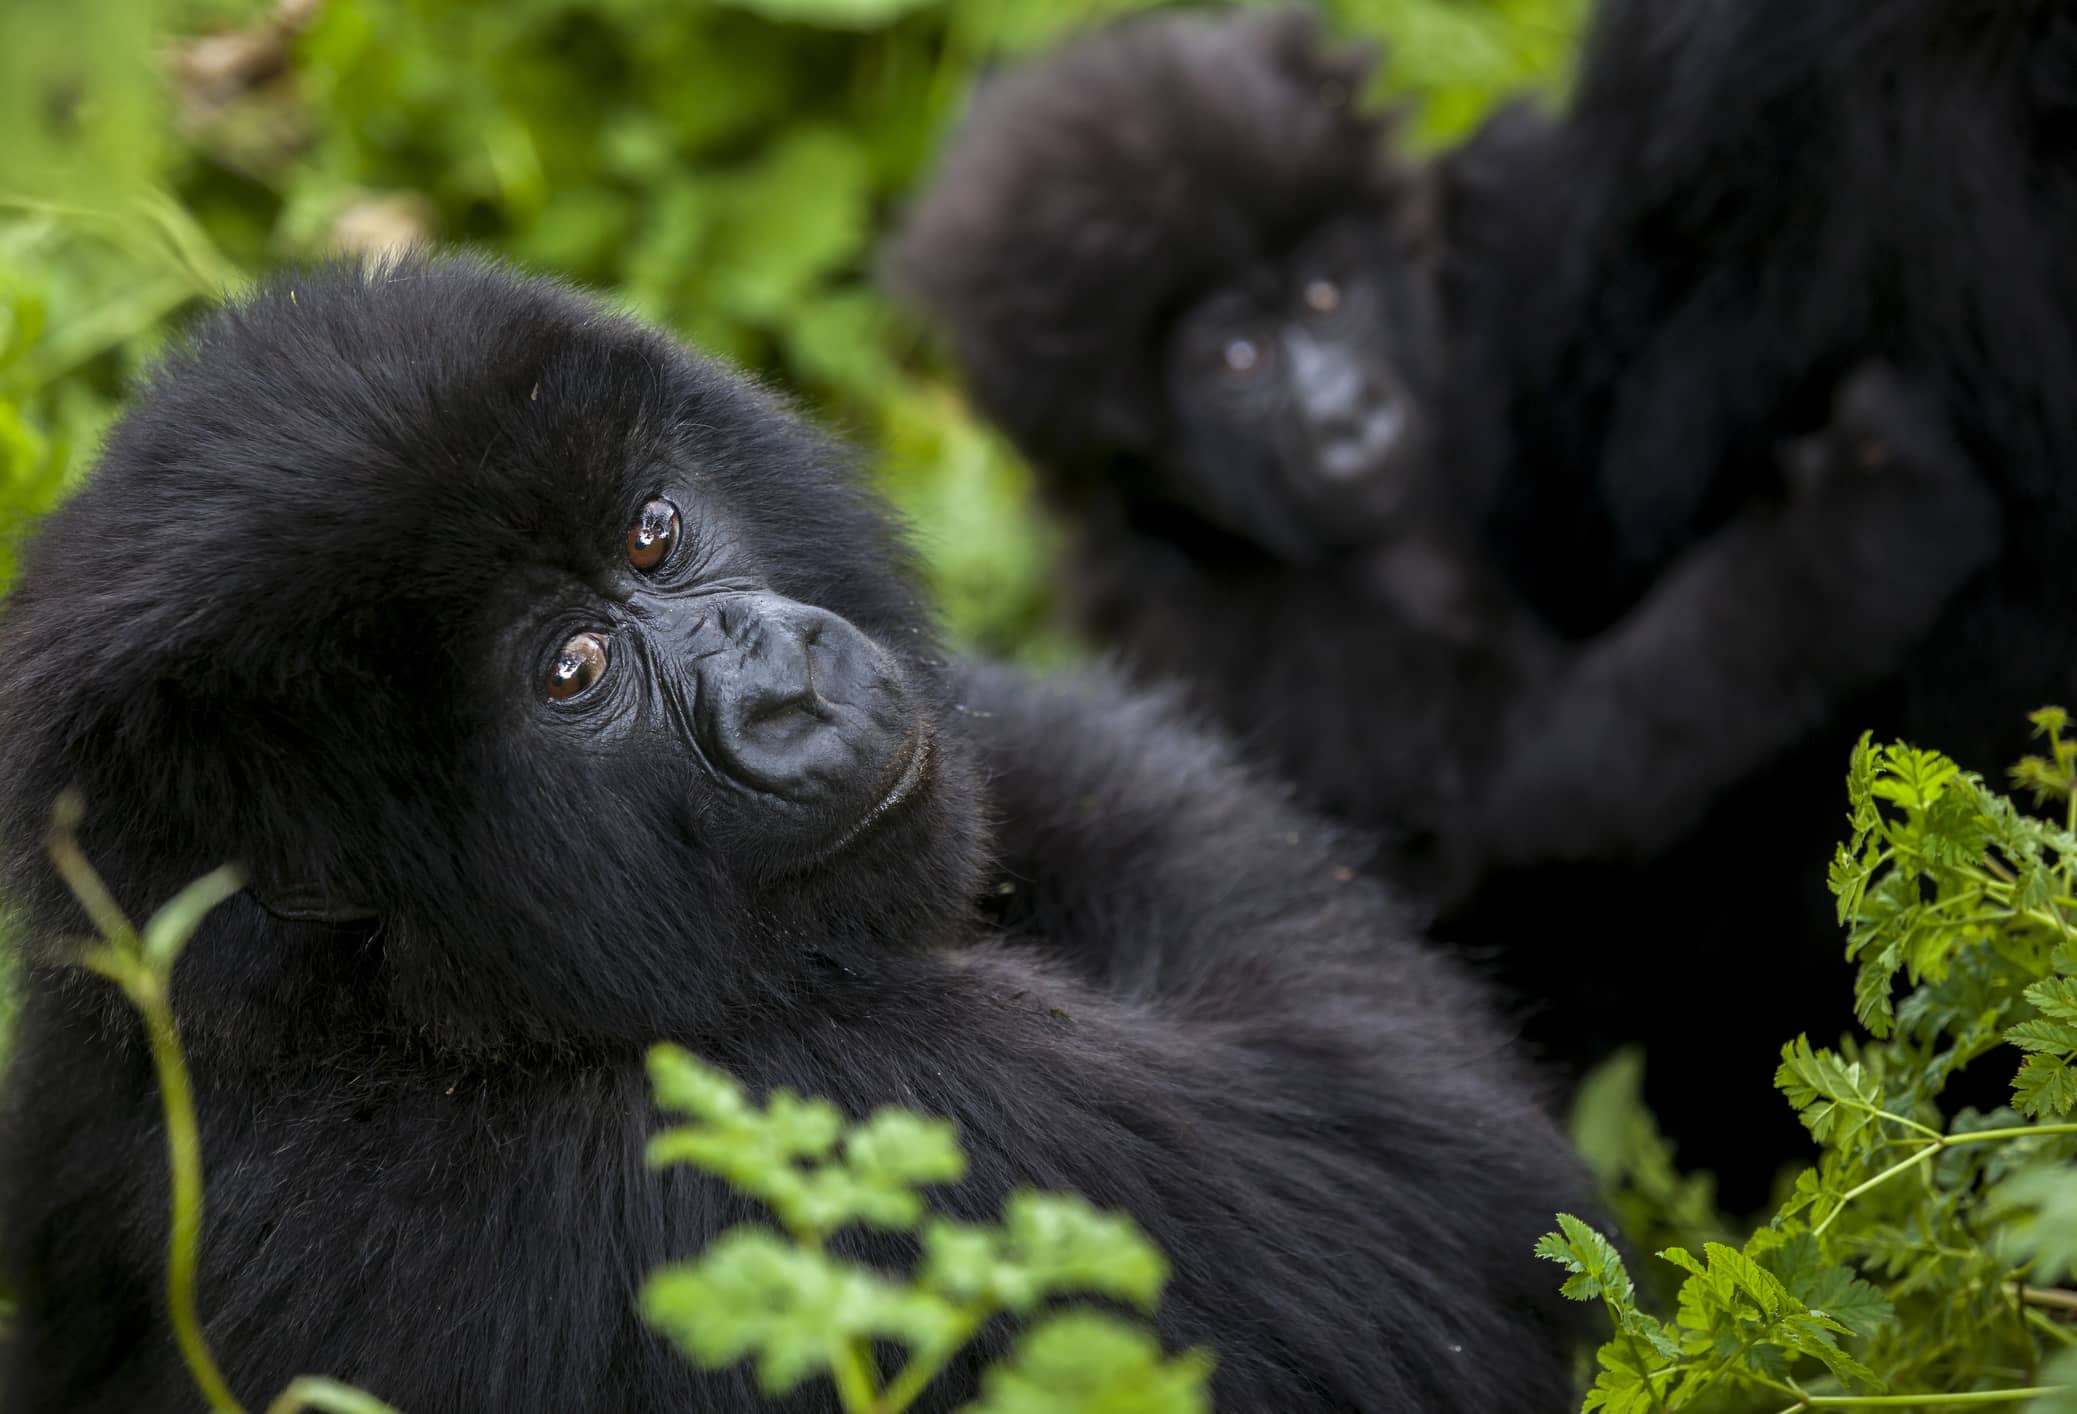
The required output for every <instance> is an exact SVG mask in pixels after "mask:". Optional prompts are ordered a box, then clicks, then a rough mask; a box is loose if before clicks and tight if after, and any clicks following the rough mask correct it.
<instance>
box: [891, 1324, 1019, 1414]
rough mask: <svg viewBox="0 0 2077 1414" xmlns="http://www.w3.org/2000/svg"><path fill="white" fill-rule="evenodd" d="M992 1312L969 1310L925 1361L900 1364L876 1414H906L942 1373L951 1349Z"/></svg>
mask: <svg viewBox="0 0 2077 1414" xmlns="http://www.w3.org/2000/svg"><path fill="white" fill-rule="evenodd" d="M994 1314H995V1312H994V1311H993V1310H986V1311H973V1312H969V1313H968V1315H967V1319H966V1321H965V1322H964V1323H963V1324H962V1325H960V1326H959V1328H958V1329H957V1330H956V1331H954V1332H953V1338H952V1339H950V1340H948V1341H946V1342H945V1343H944V1344H943V1345H942V1346H940V1347H939V1349H938V1353H937V1354H936V1355H934V1356H932V1357H931V1358H930V1359H927V1360H926V1359H924V1358H922V1357H921V1356H912V1357H910V1359H909V1363H908V1364H906V1365H904V1366H902V1368H901V1373H900V1374H898V1375H896V1376H895V1377H894V1381H893V1383H891V1384H889V1385H888V1386H887V1393H886V1395H885V1396H884V1397H883V1399H882V1401H881V1405H880V1411H879V1414H906V1411H907V1409H908V1407H909V1406H910V1405H911V1404H914V1403H915V1402H916V1400H917V1398H918V1397H919V1396H920V1395H922V1393H923V1391H924V1390H926V1389H928V1388H929V1387H930V1382H931V1381H932V1380H934V1379H936V1378H937V1377H938V1376H939V1375H940V1374H942V1373H943V1372H944V1368H945V1362H946V1361H948V1360H950V1359H951V1358H952V1352H954V1351H955V1350H958V1349H959V1348H960V1347H961V1346H963V1345H965V1344H966V1343H967V1341H968V1340H969V1339H970V1338H971V1337H972V1336H973V1333H974V1332H975V1331H977V1330H979V1329H980V1328H981V1326H982V1325H983V1323H985V1322H986V1321H987V1320H988V1318H989V1317H990V1316H992V1315H994Z"/></svg>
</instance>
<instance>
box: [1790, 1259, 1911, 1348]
mask: <svg viewBox="0 0 2077 1414" xmlns="http://www.w3.org/2000/svg"><path fill="white" fill-rule="evenodd" d="M1789 1290H1790V1294H1791V1295H1793V1296H1794V1297H1795V1298H1796V1299H1797V1300H1798V1301H1801V1302H1802V1303H1803V1304H1804V1305H1805V1306H1808V1307H1809V1308H1810V1309H1811V1310H1812V1311H1814V1312H1817V1313H1819V1314H1821V1315H1825V1316H1830V1317H1831V1318H1832V1319H1833V1320H1836V1321H1838V1322H1839V1323H1840V1324H1841V1325H1844V1326H1846V1327H1847V1328H1849V1329H1850V1330H1852V1332H1853V1333H1854V1334H1855V1335H1870V1334H1872V1333H1873V1332H1874V1331H1875V1329H1876V1328H1877V1327H1879V1326H1885V1325H1888V1324H1889V1323H1890V1322H1891V1321H1892V1320H1894V1319H1895V1318H1896V1311H1895V1309H1894V1308H1893V1307H1892V1306H1891V1305H1890V1300H1889V1298H1888V1297H1887V1296H1885V1295H1883V1293H1882V1290H1881V1288H1879V1287H1877V1286H1875V1285H1873V1284H1872V1283H1870V1282H1866V1281H1863V1280H1862V1279H1861V1278H1860V1277H1858V1276H1856V1275H1855V1274H1854V1272H1853V1270H1852V1268H1850V1267H1827V1268H1825V1269H1824V1270H1823V1271H1821V1272H1817V1273H1815V1274H1814V1275H1812V1276H1810V1277H1809V1278H1808V1279H1807V1280H1803V1281H1800V1282H1797V1283H1794V1284H1792V1285H1791V1286H1790V1288H1789Z"/></svg>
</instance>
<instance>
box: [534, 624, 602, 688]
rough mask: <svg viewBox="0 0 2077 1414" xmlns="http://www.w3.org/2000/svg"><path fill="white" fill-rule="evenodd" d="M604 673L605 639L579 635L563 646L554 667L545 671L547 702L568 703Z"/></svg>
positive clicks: (599, 635)
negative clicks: (546, 674)
mask: <svg viewBox="0 0 2077 1414" xmlns="http://www.w3.org/2000/svg"><path fill="white" fill-rule="evenodd" d="M605 671H606V636H605V635H604V634H602V633H580V634H578V635H577V636H576V637H575V638H573V639H571V640H570V641H569V642H568V643H565V644H564V645H563V651H562V652H561V653H559V654H557V655H556V659H555V666H554V667H552V668H550V669H549V670H548V698H549V700H550V701H551V702H568V701H569V700H570V699H571V698H573V697H575V696H576V695H577V694H578V693H580V692H582V691H584V689H586V688H587V687H590V686H591V685H592V684H593V683H595V682H597V681H598V680H599V678H600V677H601V676H603V675H604V673H605Z"/></svg>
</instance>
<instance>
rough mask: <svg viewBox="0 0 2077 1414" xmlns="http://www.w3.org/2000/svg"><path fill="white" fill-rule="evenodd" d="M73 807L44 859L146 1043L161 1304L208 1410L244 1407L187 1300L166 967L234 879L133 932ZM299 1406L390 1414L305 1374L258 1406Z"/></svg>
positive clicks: (194, 1191) (189, 1281) (186, 1232)
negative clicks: (153, 1082)
mask: <svg viewBox="0 0 2077 1414" xmlns="http://www.w3.org/2000/svg"><path fill="white" fill-rule="evenodd" d="M80 813H81V806H80V801H79V797H78V796H76V795H70V794H68V795H66V796H64V797H62V798H61V799H60V800H59V801H58V807H57V811H56V814H55V817H54V820H53V823H52V827H51V836H50V856H51V862H52V863H53V864H54V865H56V867H57V871H58V875H59V877H60V878H62V879H63V880H64V881H65V884H66V886H67V887H68V888H70V889H71V890H72V893H73V896H74V897H75V898H77V899H78V900H79V903H80V906H81V907H82V908H83V909H85V910H86V914H87V917H88V919H89V920H90V921H91V922H92V923H93V925H94V931H95V932H96V933H98V934H100V938H99V940H98V941H95V942H90V943H88V944H87V945H86V946H85V947H84V948H83V949H82V950H81V953H80V961H81V963H82V964H83V965H85V966H86V967H88V968H90V969H92V970H93V971H95V972H98V973H99V974H101V976H103V977H106V978H107V979H108V980H109V981H111V982H113V983H115V985H116V986H117V987H118V988H120V989H121V991H122V994H123V996H124V997H126V998H127V999H128V1000H129V1003H130V1005H131V1006H132V1007H134V1008H135V1009H136V1011H137V1015H138V1017H139V1018H140V1019H141V1020H142V1021H143V1023H144V1031H145V1035H146V1036H147V1037H148V1038H149V1040H150V1042H151V1058H152V1064H153V1066H154V1067H155V1068H156V1070H157V1072H158V1077H159V1098H160V1102H161V1104H162V1105H163V1107H164V1110H165V1116H166V1149H167V1158H168V1161H169V1163H170V1165H171V1167H172V1174H173V1212H172V1226H171V1232H170V1236H169V1237H168V1239H167V1248H166V1309H167V1310H168V1311H169V1312H171V1313H172V1321H173V1335H174V1339H175V1341H176V1342H177V1343H178V1345H179V1346H180V1354H181V1358H182V1359H183V1360H185V1361H186V1362H187V1367H188V1371H189V1372H190V1373H191V1374H192V1375H193V1376H194V1378H195V1387H196V1388H197V1389H199V1390H200V1391H201V1392H202V1397H203V1398H204V1399H205V1400H207V1401H208V1404H209V1408H210V1409H211V1410H212V1411H214V1414H244V1410H245V1406H244V1405H242V1404H240V1403H239V1402H238V1398H237V1396H236V1395H234V1394H232V1393H231V1388H230V1386H229V1385H228V1384H227V1383H225V1381H224V1377H223V1372H222V1371H221V1370H219V1369H218V1368H217V1364H216V1357H215V1356H214V1355H212V1354H211V1353H210V1350H209V1342H208V1341H207V1339H205V1338H204V1336H203V1333H202V1317H201V1313H200V1312H199V1311H198V1310H197V1309H196V1306H195V1273H196V1271H197V1269H198V1268H199V1267H200V1265H201V1257H202V1137H201V1131H200V1129H199V1127H198V1126H197V1124H196V1122H195V1097H194V1088H193V1086H192V1085H191V1084H190V1083H189V1080H188V1065H187V1056H186V1054H185V1053H184V1052H183V1051H182V1050H181V1046H180V1029H179V1027H178V1025H176V1023H175V1021H174V1017H173V1000H172V985H173V964H174V963H176V962H178V961H179V960H180V954H181V952H182V951H183V950H184V949H185V948H186V947H187V945H188V940H189V939H190V938H192V937H193V936H194V935H195V929H197V928H198V927H200V926H201V924H202V920H203V919H204V918H205V917H207V916H208V913H209V910H210V909H212V908H215V907H216V906H217V905H218V904H220V903H222V902H223V901H224V900H225V899H227V898H229V897H230V896H231V895H232V894H234V893H236V892H237V891H238V890H239V889H240V888H241V887H243V882H242V881H241V880H240V879H239V877H238V874H237V872H236V871H235V870H232V869H229V868H224V869H218V870H216V871H215V872H213V873H210V874H206V875H204V876H203V877H202V878H200V879H197V880H196V881H195V882H194V883H192V884H189V885H188V886H187V887H186V888H185V889H182V890H181V891H180V892H179V893H178V894H177V895H175V896H174V898H173V901H172V902H171V903H169V904H167V905H166V906H165V907H163V908H161V909H160V910H159V911H158V912H157V913H155V914H153V915H152V917H151V921H150V922H148V923H146V924H145V925H144V927H143V928H142V929H139V928H137V927H135V926H133V925H132V924H131V922H130V920H129V919H128V918H127V917H126V916H125V915H124V913H123V911H122V909H121V907H120V906H119V905H117V903H116V901H115V897H114V895H112V894H110V893H109V892H108V888H107V886H106V885H105V884H103V883H102V882H101V876H100V875H99V874H98V873H96V872H95V870H94V867H93V865H91V864H90V863H88V862H87V857H86V854H85V853H84V852H83V851H82V850H81V849H80V847H79V841H78V838H77V834H76V832H77V830H78V828H79V819H80ZM302 1409H316V1410H321V1411H325V1414H397V1411H396V1410H394V1409H392V1408H390V1406H389V1405H387V1404H384V1403H383V1402H382V1401H381V1400H379V1399H376V1398H375V1397H374V1396H373V1395H370V1394H366V1393H364V1392H362V1391H361V1390H357V1389H354V1388H351V1387H350V1386H347V1385H343V1384H340V1383H338V1382H337V1381H336V1380H327V1379H320V1378H317V1377H314V1376H307V1375H306V1376H303V1377H301V1378H298V1379H296V1380H293V1381H291V1382H290V1383H289V1386H288V1387H287V1388H286V1389H284V1390H283V1391H282V1392H281V1394H280V1395H279V1396H278V1397H276V1398H275V1400H274V1401H273V1402H272V1403H271V1404H269V1405H268V1406H267V1410H266V1414H296V1411H297V1410H302Z"/></svg>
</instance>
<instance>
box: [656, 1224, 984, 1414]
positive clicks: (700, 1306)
mask: <svg viewBox="0 0 2077 1414" xmlns="http://www.w3.org/2000/svg"><path fill="white" fill-rule="evenodd" d="M641 1300H642V1316H643V1319H644V1320H646V1321H648V1322H649V1324H650V1325H652V1326H654V1327H655V1328H656V1329H658V1330H659V1331H662V1332H663V1333H664V1334H665V1335H667V1336H669V1337H670V1338H671V1339H672V1340H673V1341H674V1342H676V1343H677V1345H678V1347H679V1348H680V1349H681V1350H683V1351H684V1352H685V1353H686V1354H687V1355H688V1356H689V1357H691V1359H692V1360H693V1362H694V1363H695V1364H697V1365H699V1366H700V1367H701V1368H703V1369H709V1370H718V1369H723V1368H726V1367H727V1366H730V1365H733V1364H735V1363H737V1362H738V1361H741V1360H744V1359H750V1358H754V1359H755V1361H756V1372H757V1384H758V1388H759V1389H761V1390H763V1391H764V1392H765V1393H766V1394H768V1395H781V1394H785V1393H788V1392H789V1391H791V1390H793V1389H796V1388H798V1387H799V1386H800V1385H801V1384H802V1383H803V1382H804V1381H806V1380H808V1379H809V1378H811V1377H813V1376H816V1375H819V1374H825V1373H827V1372H828V1370H829V1368H830V1364H831V1362H832V1361H833V1360H834V1359H836V1358H837V1357H838V1355H839V1353H840V1352H841V1351H842V1350H843V1349H844V1346H845V1344H846V1342H849V1341H855V1340H889V1341H895V1342H898V1343H901V1344H904V1345H907V1346H909V1347H911V1348H914V1349H920V1350H928V1351H932V1352H939V1351H944V1350H947V1349H950V1348H953V1347H956V1345H957V1343H958V1341H959V1340H960V1339H961V1338H962V1336H963V1333H964V1331H965V1329H966V1326H965V1322H964V1321H963V1320H962V1318H961V1316H960V1314H959V1313H958V1312H957V1311H956V1310H954V1309H953V1308H952V1307H951V1306H950V1305H949V1304H948V1303H946V1302H944V1301H942V1300H940V1299H938V1298H936V1297H933V1296H931V1295H930V1294H928V1293H926V1292H919V1291H912V1290H910V1289H908V1288H906V1287H903V1286H900V1285H898V1284H896V1283H894V1282H891V1281H889V1280H887V1279H886V1278H884V1277H882V1276H880V1275H878V1274H877V1273H874V1272H870V1271H867V1270H865V1269H864V1268H861V1267H855V1266H851V1265H849V1264H847V1263H844V1262H842V1261H839V1260H838V1259H836V1258H834V1257H832V1256H830V1255H828V1254H827V1253H823V1252H818V1251H813V1250H810V1249H807V1248H802V1247H796V1246H794V1245H792V1244H791V1243H789V1242H788V1241H787V1240H786V1239H785V1238H783V1237H781V1236H780V1235H779V1234H777V1233H774V1232H768V1231H765V1230H763V1229H760V1228H747V1227H746V1228H735V1229H732V1230H731V1231H729V1232H725V1233H723V1234H722V1235H721V1236H720V1237H718V1238H716V1239H714V1241H712V1242H711V1243H709V1244H708V1245H707V1248H706V1250H705V1251H704V1252H702V1253H701V1254H700V1256H699V1257H698V1259H697V1260H695V1261H692V1262H687V1263H681V1264H679V1265H676V1266H670V1267H665V1268H663V1269H662V1270H660V1271H658V1272H657V1273H655V1274H654V1275H653V1276H651V1277H650V1278H649V1280H648V1281H647V1282H646V1283H644V1285H643V1287H642V1298H641Z"/></svg>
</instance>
